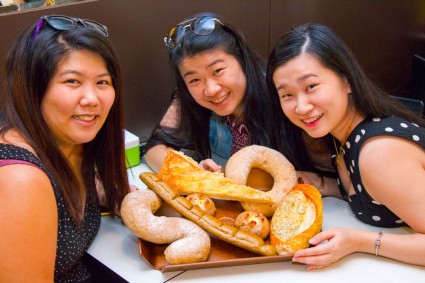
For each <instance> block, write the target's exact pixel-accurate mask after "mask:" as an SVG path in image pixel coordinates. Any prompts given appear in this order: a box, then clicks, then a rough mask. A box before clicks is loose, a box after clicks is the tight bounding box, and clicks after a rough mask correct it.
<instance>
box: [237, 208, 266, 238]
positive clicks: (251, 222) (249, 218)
mask: <svg viewBox="0 0 425 283" xmlns="http://www.w3.org/2000/svg"><path fill="white" fill-rule="evenodd" d="M235 226H236V227H237V228H239V229H241V230H245V231H248V232H251V233H254V234H256V235H258V236H259V237H260V238H262V239H265V238H267V236H268V235H269V233H270V223H269V220H267V218H266V217H265V216H264V215H263V214H261V213H259V212H256V211H249V210H245V211H244V212H242V213H240V214H239V215H238V216H237V217H236V219H235Z"/></svg>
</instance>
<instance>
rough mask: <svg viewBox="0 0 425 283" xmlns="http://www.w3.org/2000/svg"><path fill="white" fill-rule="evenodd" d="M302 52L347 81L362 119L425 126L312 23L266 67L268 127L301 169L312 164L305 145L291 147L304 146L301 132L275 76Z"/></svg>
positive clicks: (289, 36) (286, 41)
mask: <svg viewBox="0 0 425 283" xmlns="http://www.w3.org/2000/svg"><path fill="white" fill-rule="evenodd" d="M301 53H308V54H311V55H313V56H315V57H316V58H317V59H318V60H319V61H320V62H321V64H322V65H323V66H325V67H326V68H329V69H330V70H333V71H334V72H335V73H336V74H338V75H339V76H340V77H342V78H346V79H347V81H348V83H349V84H350V87H351V91H352V94H351V97H352V102H353V104H354V107H355V108H356V110H357V111H358V112H359V113H360V114H361V115H362V116H363V117H365V118H373V117H380V118H383V117H388V116H391V115H395V116H399V117H403V118H405V119H407V120H409V121H412V122H416V123H418V124H420V125H423V124H424V121H423V120H422V119H421V118H420V117H418V116H417V115H415V114H414V113H412V112H410V111H408V110H407V109H406V108H404V107H403V106H402V105H401V104H400V103H398V102H397V101H395V99H394V98H392V97H391V96H390V95H388V94H387V93H386V92H384V91H383V90H382V89H380V88H379V87H377V86H376V85H375V84H374V83H373V82H372V81H371V80H370V79H369V78H368V77H367V76H366V74H365V73H364V71H363V70H362V68H361V67H360V64H359V63H358V61H357V59H356V58H355V57H354V55H353V54H352V52H351V51H350V49H349V48H348V47H347V46H346V45H345V43H344V42H343V41H342V40H341V39H340V38H339V37H338V36H337V35H336V34H335V33H334V32H333V31H332V30H331V29H330V28H328V27H326V26H324V25H321V24H313V23H308V24H304V25H301V26H298V27H295V28H293V29H292V30H291V31H289V32H288V33H286V34H285V35H284V36H283V37H282V38H280V39H279V40H278V42H277V43H276V45H275V47H274V49H273V50H272V52H271V55H270V57H269V61H268V66H267V85H268V89H269V94H270V96H271V97H270V100H271V101H272V110H271V115H272V116H273V117H274V121H275V122H274V123H270V124H269V125H270V129H269V131H270V133H271V134H272V145H273V146H274V147H277V148H278V149H279V150H280V151H281V152H283V153H285V155H287V156H288V157H289V158H290V159H291V161H292V162H294V163H296V164H298V167H300V168H305V167H308V166H309V164H308V163H309V162H311V161H310V160H309V159H308V157H306V156H305V152H306V150H305V148H303V146H296V147H294V146H289V147H288V145H304V143H303V142H302V130H301V129H300V128H298V127H297V126H295V125H294V124H293V123H291V122H290V121H289V119H288V118H287V117H286V116H285V115H284V114H283V112H282V109H281V106H280V102H279V96H278V94H277V90H276V87H275V84H274V82H273V74H274V72H275V70H276V69H277V68H278V67H279V66H282V65H283V64H285V63H286V62H288V61H289V60H291V59H292V58H294V57H296V56H298V55H300V54H301ZM301 156H302V158H300V157H301Z"/></svg>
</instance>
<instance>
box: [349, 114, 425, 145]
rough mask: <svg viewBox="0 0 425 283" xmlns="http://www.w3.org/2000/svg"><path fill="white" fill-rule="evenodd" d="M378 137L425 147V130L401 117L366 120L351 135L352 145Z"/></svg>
mask: <svg viewBox="0 0 425 283" xmlns="http://www.w3.org/2000/svg"><path fill="white" fill-rule="evenodd" d="M376 136H393V137H399V138H402V139H407V140H410V141H412V142H414V143H418V144H421V145H422V146H423V147H425V128H423V127H421V126H419V125H418V124H416V123H413V122H410V121H407V120H405V119H403V118H400V117H395V116H391V117H385V118H366V119H364V120H363V121H362V122H361V123H360V124H359V125H357V127H356V128H355V130H354V131H353V132H352V134H350V137H349V141H350V142H351V143H354V144H356V143H359V144H362V143H363V142H365V141H366V139H369V138H372V137H376Z"/></svg>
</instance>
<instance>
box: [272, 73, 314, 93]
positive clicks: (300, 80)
mask: <svg viewBox="0 0 425 283" xmlns="http://www.w3.org/2000/svg"><path fill="white" fill-rule="evenodd" d="M310 77H315V78H317V77H318V76H317V75H315V74H312V73H307V74H304V75H302V76H301V77H299V78H297V79H296V81H297V82H298V83H299V82H302V81H305V80H307V79H308V78H310ZM282 89H285V85H284V84H281V85H279V87H277V88H276V90H278V91H279V90H282Z"/></svg>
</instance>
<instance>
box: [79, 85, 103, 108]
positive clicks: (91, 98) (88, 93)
mask: <svg viewBox="0 0 425 283" xmlns="http://www.w3.org/2000/svg"><path fill="white" fill-rule="evenodd" d="M98 103H99V98H98V96H97V92H96V88H95V87H85V88H84V89H83V95H82V97H81V100H80V104H81V106H96V105H97V104H98Z"/></svg>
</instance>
